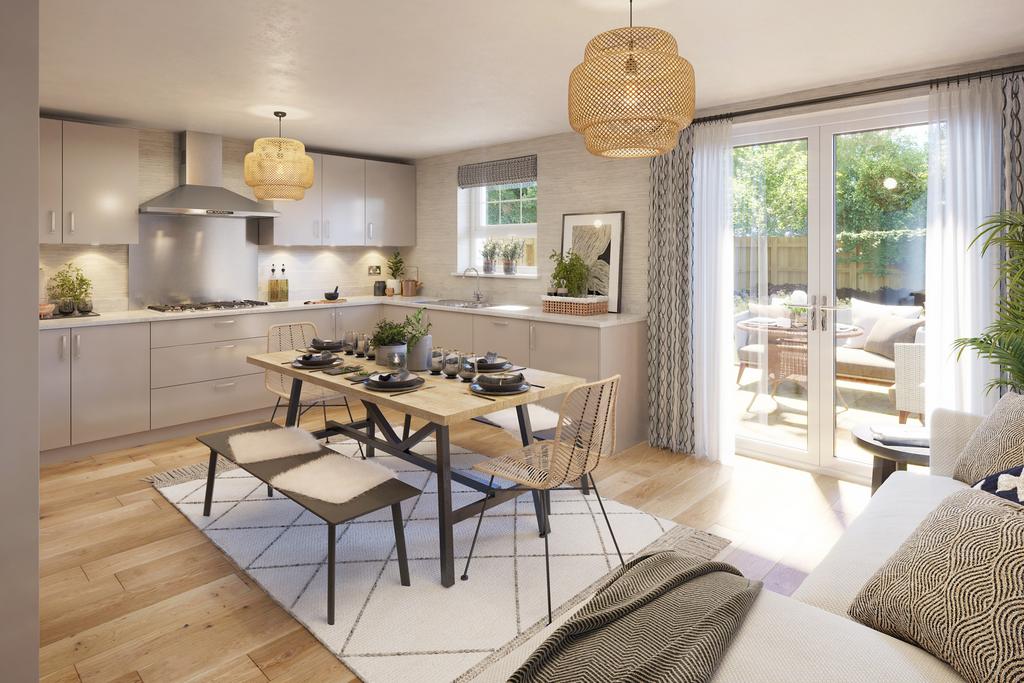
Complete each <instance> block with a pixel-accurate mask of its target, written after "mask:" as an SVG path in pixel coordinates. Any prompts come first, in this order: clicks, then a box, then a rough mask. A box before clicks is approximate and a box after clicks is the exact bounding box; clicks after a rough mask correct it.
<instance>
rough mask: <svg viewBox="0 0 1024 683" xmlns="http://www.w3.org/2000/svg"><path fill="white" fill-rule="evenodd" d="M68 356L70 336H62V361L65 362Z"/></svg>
mask: <svg viewBox="0 0 1024 683" xmlns="http://www.w3.org/2000/svg"><path fill="white" fill-rule="evenodd" d="M67 355H68V335H66V334H62V335H60V359H61V360H64V359H65V358H66V357H67Z"/></svg>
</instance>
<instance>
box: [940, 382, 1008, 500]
mask: <svg viewBox="0 0 1024 683" xmlns="http://www.w3.org/2000/svg"><path fill="white" fill-rule="evenodd" d="M1018 465H1024V396H1021V395H1019V394H1012V393H1011V394H1005V395H1004V396H1003V397H1002V398H1000V399H999V403H997V404H996V407H995V409H994V410H993V411H992V414H991V415H989V416H988V417H986V418H985V420H984V421H983V422H982V423H981V424H980V425H979V426H978V428H977V429H976V430H974V434H972V435H971V439H970V441H968V442H967V445H966V446H964V450H963V452H962V453H960V457H959V458H957V461H956V467H955V468H953V477H954V478H956V479H959V480H960V481H962V482H964V483H965V484H972V485H973V484H974V483H975V482H978V481H981V480H982V479H984V478H985V477H987V476H988V475H990V474H995V473H996V472H1002V471H1004V470H1008V469H1010V468H1011V467H1016V466H1018Z"/></svg>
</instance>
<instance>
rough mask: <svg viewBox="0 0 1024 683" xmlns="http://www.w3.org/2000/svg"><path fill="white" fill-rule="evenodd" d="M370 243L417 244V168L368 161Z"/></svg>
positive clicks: (367, 233)
mask: <svg viewBox="0 0 1024 683" xmlns="http://www.w3.org/2000/svg"><path fill="white" fill-rule="evenodd" d="M366 244H367V245H372V246H377V247H403V246H412V245H414V244H416V167H415V166H410V165H408V164H392V163H387V162H384V161H367V162H366Z"/></svg>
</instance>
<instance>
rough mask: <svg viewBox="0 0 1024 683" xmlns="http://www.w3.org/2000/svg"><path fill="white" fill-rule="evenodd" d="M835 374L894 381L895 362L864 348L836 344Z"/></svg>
mask: <svg viewBox="0 0 1024 683" xmlns="http://www.w3.org/2000/svg"><path fill="white" fill-rule="evenodd" d="M836 374H837V375H839V376H840V377H863V378H864V379H873V380H877V381H880V382H895V381H896V363H895V361H893V360H890V359H889V358H886V357H885V356H879V355H878V354H877V353H870V352H868V351H866V350H864V349H851V348H850V347H849V346H837V347H836Z"/></svg>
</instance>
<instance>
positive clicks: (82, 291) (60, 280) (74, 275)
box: [46, 263, 92, 315]
mask: <svg viewBox="0 0 1024 683" xmlns="http://www.w3.org/2000/svg"><path fill="white" fill-rule="evenodd" d="M46 292H47V294H48V295H49V297H50V299H52V300H53V301H54V302H56V304H57V311H58V312H59V313H60V314H61V315H70V314H72V313H74V312H75V309H76V308H77V309H78V311H79V313H89V312H91V311H92V299H91V298H90V297H92V280H90V279H89V278H87V277H86V276H85V273H84V272H82V269H81V268H79V267H78V266H76V265H73V264H71V263H65V264H64V267H63V268H61V269H60V270H58V271H57V272H56V273H54V274H53V276H52V277H50V280H49V282H48V283H47V286H46Z"/></svg>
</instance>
